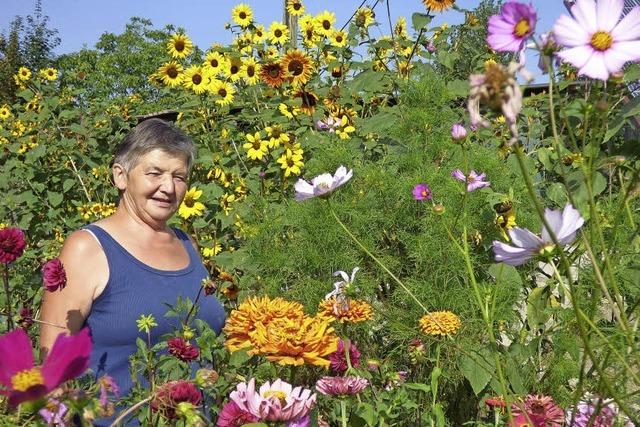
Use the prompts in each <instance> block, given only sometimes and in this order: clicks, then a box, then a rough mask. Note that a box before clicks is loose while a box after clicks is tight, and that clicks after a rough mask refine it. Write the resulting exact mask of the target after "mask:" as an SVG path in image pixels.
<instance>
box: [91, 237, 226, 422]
mask: <svg viewBox="0 0 640 427" xmlns="http://www.w3.org/2000/svg"><path fill="white" fill-rule="evenodd" d="M85 228H86V229H88V230H89V231H91V232H92V233H93V235H94V236H95V237H96V238H97V239H98V241H99V242H100V245H101V246H102V250H103V251H104V253H105V255H106V257H107V262H108V265H109V280H108V282H107V285H106V287H105V288H104V290H103V291H102V293H101V294H100V295H99V296H98V298H96V299H95V300H94V301H93V305H92V306H91V311H90V312H89V315H88V316H87V318H86V320H85V324H86V325H87V326H89V328H90V330H91V337H92V340H93V348H92V351H91V362H90V366H89V367H90V368H91V370H92V371H93V373H94V374H95V376H96V378H99V377H101V376H102V375H110V376H111V377H113V379H114V380H115V381H116V383H117V384H118V386H119V387H120V395H121V396H124V395H126V394H128V393H129V391H130V390H131V388H132V387H133V382H132V380H131V375H130V373H129V356H131V355H132V354H134V353H135V352H136V351H137V346H136V338H138V337H140V338H142V339H144V340H145V341H146V333H144V332H139V331H138V327H137V325H136V320H137V319H138V318H139V317H140V315H142V314H146V315H149V314H152V315H153V317H154V318H155V320H156V323H158V326H157V327H154V328H152V329H151V345H154V344H156V343H158V342H159V339H160V337H161V336H162V335H164V334H168V333H172V332H174V331H176V330H180V329H181V327H182V325H181V323H180V322H181V320H184V319H181V318H177V317H165V316H164V315H165V313H166V312H167V310H168V309H169V307H168V306H167V305H166V304H170V305H175V303H176V301H177V299H178V297H182V298H183V299H184V298H189V299H190V300H191V301H192V302H193V301H195V300H196V296H197V295H198V291H199V290H200V287H201V284H202V280H203V279H204V278H206V277H208V274H207V270H206V269H205V267H204V265H203V264H202V261H201V260H200V257H199V256H198V253H197V252H196V250H195V248H194V247H193V245H192V244H191V241H190V240H189V237H188V236H187V235H186V234H185V233H184V232H183V231H181V230H178V229H173V230H174V231H175V233H176V236H178V238H179V239H180V240H181V241H182V244H183V245H184V247H185V249H186V250H187V252H188V254H189V265H188V266H187V267H186V268H183V269H181V270H159V269H157V268H153V267H151V266H148V265H147V264H144V263H143V262H142V261H140V260H138V259H137V258H135V257H134V256H133V255H131V254H130V253H129V252H128V251H127V250H126V249H125V248H124V247H122V246H121V245H120V244H119V243H118V242H117V241H116V240H115V239H114V238H113V237H111V235H110V234H109V233H107V232H106V231H105V230H104V229H103V228H101V227H99V226H96V225H94V224H90V225H88V226H86V227H85ZM195 317H196V318H198V319H201V320H204V321H206V322H207V323H208V324H209V326H211V328H212V329H214V330H215V331H216V332H217V333H220V330H221V329H222V327H223V325H224V320H225V312H224V308H223V307H222V304H220V302H219V301H218V300H217V299H216V297H215V296H213V295H211V296H205V294H204V292H203V293H202V295H200V299H199V300H198V310H197V315H196V316H195ZM118 409H119V408H118ZM100 421H102V420H100Z"/></svg>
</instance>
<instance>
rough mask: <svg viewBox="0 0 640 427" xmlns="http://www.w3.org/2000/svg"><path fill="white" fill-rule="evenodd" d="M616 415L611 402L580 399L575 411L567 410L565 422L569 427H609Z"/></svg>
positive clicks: (614, 406)
mask: <svg viewBox="0 0 640 427" xmlns="http://www.w3.org/2000/svg"><path fill="white" fill-rule="evenodd" d="M617 415H618V408H617V407H616V405H615V404H614V403H613V402H604V401H603V400H602V399H601V398H598V397H592V398H586V399H582V400H581V401H580V402H579V403H578V404H577V405H576V407H575V411H573V410H567V412H566V415H565V421H566V422H567V424H566V425H567V426H569V427H611V426H613V425H614V422H615V421H616V416H617Z"/></svg>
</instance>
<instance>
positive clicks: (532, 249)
mask: <svg viewBox="0 0 640 427" xmlns="http://www.w3.org/2000/svg"><path fill="white" fill-rule="evenodd" d="M544 217H545V219H546V220H547V222H548V223H549V226H550V227H551V229H552V230H553V234H555V236H556V238H557V239H558V243H560V245H562V246H566V245H568V244H569V243H571V242H573V240H574V239H575V237H576V231H578V229H580V227H582V225H583V224H584V218H582V216H580V212H578V211H577V210H576V209H574V207H573V206H571V205H570V204H567V205H566V206H565V207H564V210H562V211H560V210H551V209H545V212H544ZM509 237H511V241H512V243H513V244H514V245H515V246H511V245H507V244H506V243H502V242H499V241H497V240H494V242H493V252H494V253H495V255H496V261H499V262H504V263H505V264H509V265H522V264H524V263H525V262H527V261H528V260H529V259H531V258H533V257H534V256H536V255H539V254H543V253H551V252H552V251H553V249H555V247H554V244H553V241H552V240H551V236H550V235H549V232H548V230H547V229H546V228H544V227H543V230H542V233H541V236H537V235H535V234H533V233H532V232H531V231H529V230H527V229H526V228H520V227H513V228H512V229H511V230H509Z"/></svg>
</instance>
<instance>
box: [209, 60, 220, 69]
mask: <svg viewBox="0 0 640 427" xmlns="http://www.w3.org/2000/svg"><path fill="white" fill-rule="evenodd" d="M209 65H211V66H212V67H213V68H218V65H220V63H219V62H218V60H217V59H212V60H211V61H209Z"/></svg>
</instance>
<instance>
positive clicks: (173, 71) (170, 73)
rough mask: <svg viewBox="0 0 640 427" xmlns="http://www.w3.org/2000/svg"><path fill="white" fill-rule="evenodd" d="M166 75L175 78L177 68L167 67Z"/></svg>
mask: <svg viewBox="0 0 640 427" xmlns="http://www.w3.org/2000/svg"><path fill="white" fill-rule="evenodd" d="M167 76H169V77H171V78H172V79H175V78H176V77H178V69H177V68H176V67H169V69H167Z"/></svg>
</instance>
